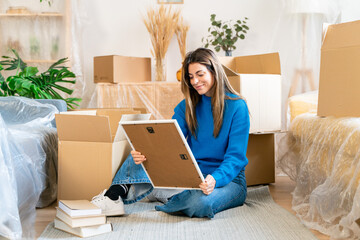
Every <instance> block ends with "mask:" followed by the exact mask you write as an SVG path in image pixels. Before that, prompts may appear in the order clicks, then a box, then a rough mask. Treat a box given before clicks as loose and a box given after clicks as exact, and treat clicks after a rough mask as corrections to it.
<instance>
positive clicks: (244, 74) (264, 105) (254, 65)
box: [220, 53, 282, 133]
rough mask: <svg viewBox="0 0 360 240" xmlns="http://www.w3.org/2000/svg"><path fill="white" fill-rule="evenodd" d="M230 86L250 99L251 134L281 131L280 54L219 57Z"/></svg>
mask: <svg viewBox="0 0 360 240" xmlns="http://www.w3.org/2000/svg"><path fill="white" fill-rule="evenodd" d="M220 61H221V62H222V64H223V67H224V70H225V73H226V75H227V77H228V79H229V81H230V84H231V86H232V87H233V88H234V89H235V90H236V91H237V92H239V93H240V94H241V95H242V96H243V97H244V98H245V99H246V101H247V104H248V107H249V111H250V115H251V116H250V133H257V132H274V131H280V130H281V105H282V103H281V68H280V59H279V54H278V53H269V54H261V55H251V56H240V57H220Z"/></svg>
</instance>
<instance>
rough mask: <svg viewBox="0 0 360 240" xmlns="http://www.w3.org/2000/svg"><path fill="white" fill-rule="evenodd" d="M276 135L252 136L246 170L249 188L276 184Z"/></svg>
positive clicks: (250, 137)
mask: <svg viewBox="0 0 360 240" xmlns="http://www.w3.org/2000/svg"><path fill="white" fill-rule="evenodd" d="M274 141H275V140H274V134H273V133H272V134H250V135H249V143H248V149H247V153H246V156H247V158H248V160H249V164H248V165H247V166H246V168H245V176H246V181H247V185H248V186H252V185H259V184H268V183H274V182H275V142H274Z"/></svg>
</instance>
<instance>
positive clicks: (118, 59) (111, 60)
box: [94, 55, 151, 83]
mask: <svg viewBox="0 0 360 240" xmlns="http://www.w3.org/2000/svg"><path fill="white" fill-rule="evenodd" d="M148 81H151V58H142V57H127V56H118V55H110V56H98V57H94V82H95V83H119V82H148Z"/></svg>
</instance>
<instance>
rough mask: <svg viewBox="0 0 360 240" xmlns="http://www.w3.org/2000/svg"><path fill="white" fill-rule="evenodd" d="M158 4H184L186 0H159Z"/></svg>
mask: <svg viewBox="0 0 360 240" xmlns="http://www.w3.org/2000/svg"><path fill="white" fill-rule="evenodd" d="M157 3H158V4H183V3H184V0H157Z"/></svg>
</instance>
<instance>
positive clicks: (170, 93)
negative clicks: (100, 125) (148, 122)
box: [88, 82, 184, 119]
mask: <svg viewBox="0 0 360 240" xmlns="http://www.w3.org/2000/svg"><path fill="white" fill-rule="evenodd" d="M183 99H184V96H183V94H182V92H181V89H180V83H179V82H143V83H116V84H108V83H98V84H97V85H96V89H95V91H94V94H93V96H92V98H91V101H90V103H89V105H88V107H89V108H145V109H146V110H147V111H148V112H149V113H151V114H152V118H155V119H170V118H171V117H172V115H173V114H174V108H175V107H176V105H177V104H178V103H179V102H180V101H181V100H183Z"/></svg>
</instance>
